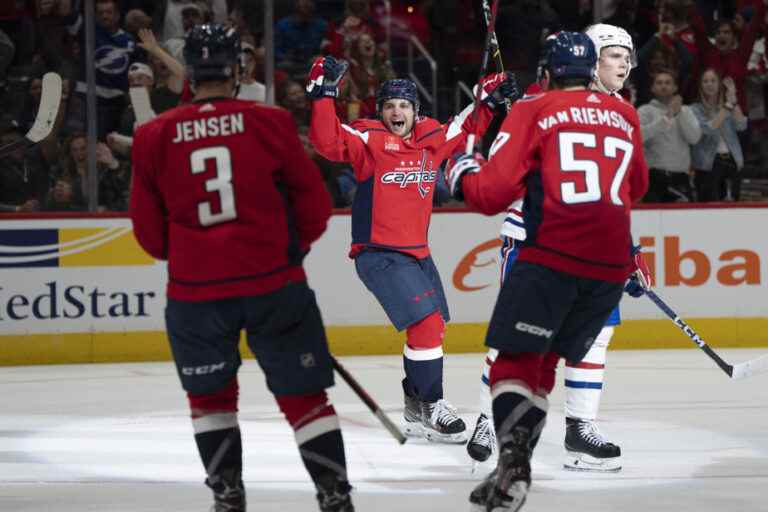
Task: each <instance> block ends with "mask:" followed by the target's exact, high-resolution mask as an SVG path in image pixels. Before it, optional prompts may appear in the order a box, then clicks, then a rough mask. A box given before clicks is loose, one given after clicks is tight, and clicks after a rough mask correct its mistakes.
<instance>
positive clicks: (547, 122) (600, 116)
mask: <svg viewBox="0 0 768 512" xmlns="http://www.w3.org/2000/svg"><path fill="white" fill-rule="evenodd" d="M562 123H578V124H591V125H605V126H612V127H614V128H618V129H620V130H622V131H623V132H624V133H626V134H627V136H628V137H629V138H632V132H634V131H635V128H634V126H632V125H631V124H630V123H629V121H627V120H626V119H625V118H624V116H622V115H621V114H619V113H618V112H614V111H613V110H604V109H601V108H594V107H571V108H569V109H566V110H560V111H558V112H556V113H554V114H552V115H550V116H547V117H543V118H541V119H539V127H540V128H541V129H542V130H547V129H549V128H552V127H553V126H555V125H558V124H562Z"/></svg>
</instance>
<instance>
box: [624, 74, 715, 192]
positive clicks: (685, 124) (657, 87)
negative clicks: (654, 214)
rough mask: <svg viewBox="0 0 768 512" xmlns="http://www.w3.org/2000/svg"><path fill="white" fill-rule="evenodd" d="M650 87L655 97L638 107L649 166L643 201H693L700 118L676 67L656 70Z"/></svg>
mask: <svg viewBox="0 0 768 512" xmlns="http://www.w3.org/2000/svg"><path fill="white" fill-rule="evenodd" d="M651 91H652V93H653V100H651V102H650V103H648V104H647V105H643V106H641V107H640V108H639V109H638V110H637V113H638V115H639V117H640V129H641V130H642V133H643V149H644V150H645V159H646V160H647V162H648V167H649V168H650V183H649V187H648V192H647V193H646V195H645V197H644V201H645V202H648V203H669V202H679V201H691V200H692V199H693V194H692V190H691V186H690V179H689V178H690V171H691V146H692V145H693V144H696V143H697V142H698V141H699V139H700V138H701V128H700V127H699V121H698V120H697V119H696V116H695V115H694V114H693V111H692V110H691V108H690V107H688V106H686V105H683V98H682V96H680V95H679V94H678V90H677V82H676V80H675V75H674V72H673V71H671V70H660V71H657V72H656V74H655V75H654V77H653V86H652V87H651Z"/></svg>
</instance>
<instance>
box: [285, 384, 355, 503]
mask: <svg viewBox="0 0 768 512" xmlns="http://www.w3.org/2000/svg"><path fill="white" fill-rule="evenodd" d="M275 398H276V399H277V403H278V405H279V406H280V410H281V411H282V412H283V414H284V415H285V418H286V419H287V420H288V423H290V424H291V427H293V431H294V436H295V438H296V445H297V446H298V448H299V454H300V455H301V460H302V461H303V462H304V466H305V467H306V468H307V472H309V475H310V477H311V478H312V481H313V482H315V486H316V487H318V492H320V491H321V489H329V488H335V487H336V486H337V483H344V484H346V482H347V463H346V458H345V456H344V441H343V439H342V437H341V430H340V429H339V418H338V416H336V411H335V410H334V409H333V406H332V405H330V404H329V403H328V396H327V395H326V393H325V391H322V392H320V393H315V394H311V395H297V396H288V395H283V396H277V397H275ZM346 486H347V487H348V484H346ZM347 494H348V491H347Z"/></svg>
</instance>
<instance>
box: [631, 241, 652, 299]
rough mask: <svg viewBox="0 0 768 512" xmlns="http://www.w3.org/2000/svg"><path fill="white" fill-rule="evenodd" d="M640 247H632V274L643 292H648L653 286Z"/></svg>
mask: <svg viewBox="0 0 768 512" xmlns="http://www.w3.org/2000/svg"><path fill="white" fill-rule="evenodd" d="M640 249H641V246H639V245H635V246H633V247H632V259H633V267H634V270H633V271H632V274H633V275H634V276H636V277H637V282H638V284H639V285H640V286H641V287H642V288H643V290H650V288H651V286H653V278H652V277H651V271H650V269H648V264H647V263H646V262H645V258H643V253H642V252H640Z"/></svg>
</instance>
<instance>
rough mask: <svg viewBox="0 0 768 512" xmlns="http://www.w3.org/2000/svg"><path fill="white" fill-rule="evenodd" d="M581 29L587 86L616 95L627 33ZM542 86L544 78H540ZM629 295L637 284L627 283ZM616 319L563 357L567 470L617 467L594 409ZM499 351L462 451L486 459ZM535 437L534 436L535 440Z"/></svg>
mask: <svg viewBox="0 0 768 512" xmlns="http://www.w3.org/2000/svg"><path fill="white" fill-rule="evenodd" d="M585 33H586V35H587V36H588V37H589V38H590V39H591V40H592V42H593V43H594V44H595V50H596V51H597V55H598V63H597V66H596V68H595V73H594V79H593V82H592V88H593V89H595V90H596V91H600V92H602V93H606V94H611V95H614V96H618V91H619V90H621V89H622V88H623V87H624V82H625V81H626V79H627V78H628V77H629V73H630V71H631V69H632V67H634V65H635V63H636V58H635V52H634V46H633V44H632V37H631V36H630V35H629V34H628V33H627V32H626V31H625V30H624V29H622V28H620V27H616V26H613V25H606V24H596V25H592V26H590V27H588V28H587V30H586V31H585ZM539 85H540V86H541V87H542V89H543V90H546V84H539ZM522 209H523V205H522V200H520V201H516V202H515V203H514V204H513V205H512V206H511V207H510V208H509V210H508V212H507V217H506V218H505V220H504V223H503V225H502V228H501V239H502V249H501V280H502V281H503V280H504V278H505V276H506V274H507V272H508V271H509V269H510V267H511V265H512V264H513V262H514V260H515V258H516V257H517V248H516V244H515V241H522V240H525V236H526V234H525V224H524V222H523V213H522ZM628 292H629V293H630V294H632V295H634V296H639V295H641V294H642V291H641V288H639V287H635V286H630V288H629V289H628ZM619 323H620V316H619V309H618V307H617V308H616V309H615V310H614V311H613V312H612V313H611V316H610V318H609V319H608V321H607V322H606V324H605V327H603V329H602V330H601V331H600V333H599V334H598V336H597V338H596V339H595V342H594V344H593V345H592V348H591V349H590V350H589V352H588V353H587V355H586V356H585V357H584V359H583V360H582V361H581V362H580V363H571V362H568V361H566V363H565V390H566V393H565V421H566V434H565V451H566V458H565V461H564V467H565V468H566V469H570V470H580V471H595V472H616V471H619V470H620V469H621V449H620V448H619V446H618V445H616V444H614V443H611V442H609V441H608V440H607V439H606V438H605V437H604V436H603V435H602V434H601V432H600V430H599V429H598V427H597V423H596V420H597V412H598V409H599V407H600V398H601V395H602V390H603V377H604V369H605V360H606V351H607V349H608V345H609V343H610V341H611V337H612V336H613V331H614V327H615V326H616V325H618V324H619ZM497 354H498V352H497V351H496V350H495V349H490V350H489V351H488V354H487V355H486V358H485V364H484V367H483V375H482V378H481V386H480V387H481V389H480V415H479V417H478V418H477V422H476V423H475V429H474V432H473V433H472V436H471V437H470V439H469V442H468V443H467V452H468V453H469V455H470V457H471V458H472V459H474V460H475V461H478V462H483V461H485V460H487V459H488V458H489V457H490V456H491V454H492V453H493V452H494V451H495V448H496V434H495V432H494V427H493V418H492V412H491V411H492V408H491V396H490V389H489V372H490V367H491V364H493V361H495V359H496V356H497ZM537 441H538V439H535V440H534V442H537Z"/></svg>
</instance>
